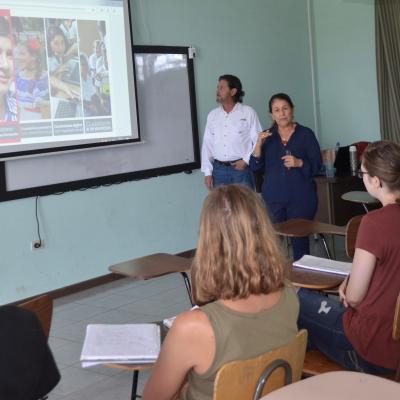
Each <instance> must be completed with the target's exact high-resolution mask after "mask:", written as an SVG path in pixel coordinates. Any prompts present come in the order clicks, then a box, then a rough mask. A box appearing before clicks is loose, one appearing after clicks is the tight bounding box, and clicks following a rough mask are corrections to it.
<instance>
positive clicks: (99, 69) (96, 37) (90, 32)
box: [78, 20, 111, 117]
mask: <svg viewBox="0 0 400 400" xmlns="http://www.w3.org/2000/svg"><path fill="white" fill-rule="evenodd" d="M78 33H79V51H80V63H81V82H82V98H83V112H84V115H85V117H98V116H110V115H111V101H110V82H109V64H108V57H107V45H106V37H107V35H106V33H107V32H106V23H105V21H85V20H83V21H81V20H79V21H78Z"/></svg>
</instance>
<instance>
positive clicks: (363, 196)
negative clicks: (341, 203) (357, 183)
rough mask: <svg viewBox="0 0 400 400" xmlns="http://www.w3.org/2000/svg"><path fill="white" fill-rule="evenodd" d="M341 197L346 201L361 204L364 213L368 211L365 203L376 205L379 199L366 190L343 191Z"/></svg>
mask: <svg viewBox="0 0 400 400" xmlns="http://www.w3.org/2000/svg"><path fill="white" fill-rule="evenodd" d="M341 198H342V199H343V200H346V201H350V202H352V203H358V204H361V205H362V207H363V208H364V211H365V212H366V213H368V212H369V209H368V207H367V205H368V204H369V205H376V204H379V201H378V200H377V199H376V198H375V197H372V196H371V195H370V194H369V193H368V192H366V191H365V190H354V191H352V192H346V193H343V194H342V196H341Z"/></svg>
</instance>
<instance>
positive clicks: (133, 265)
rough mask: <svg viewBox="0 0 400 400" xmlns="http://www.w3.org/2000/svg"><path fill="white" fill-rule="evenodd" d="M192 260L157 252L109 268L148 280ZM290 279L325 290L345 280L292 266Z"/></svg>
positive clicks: (182, 269) (181, 269) (187, 267)
mask: <svg viewBox="0 0 400 400" xmlns="http://www.w3.org/2000/svg"><path fill="white" fill-rule="evenodd" d="M192 261H193V259H192V258H185V257H179V256H175V255H172V254H167V253H156V254H151V255H149V256H146V257H141V258H136V259H135V260H131V261H126V262H123V263H120V264H115V265H112V266H111V267H109V268H108V269H109V270H110V271H111V272H114V273H115V274H119V275H123V276H127V277H130V278H133V279H143V280H146V279H152V278H156V277H158V276H162V275H167V274H172V273H175V272H187V271H189V270H190V267H191V265H192ZM290 280H291V281H292V283H293V284H294V285H295V286H298V287H304V288H308V289H315V290H325V289H332V288H335V287H337V286H339V285H340V284H341V283H342V281H343V277H342V276H340V275H336V274H329V273H324V272H320V271H312V270H307V269H303V268H298V267H291V271H290Z"/></svg>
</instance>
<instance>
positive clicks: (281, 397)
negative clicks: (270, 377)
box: [261, 371, 400, 400]
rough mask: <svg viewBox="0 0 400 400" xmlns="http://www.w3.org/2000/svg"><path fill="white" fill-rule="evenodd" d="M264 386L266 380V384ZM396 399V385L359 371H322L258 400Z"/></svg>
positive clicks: (398, 387) (399, 388) (399, 391)
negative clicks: (322, 372)
mask: <svg viewBox="0 0 400 400" xmlns="http://www.w3.org/2000/svg"><path fill="white" fill-rule="evenodd" d="M266 384H267V385H268V381H267V383H266ZM380 398H382V399H385V400H398V399H400V385H399V384H398V383H396V382H392V381H390V380H389V379H384V378H380V377H377V376H374V375H369V374H363V373H360V372H350V371H340V372H326V373H324V374H320V375H316V376H313V377H311V378H307V379H303V380H301V381H298V382H295V383H292V384H290V385H287V386H284V387H282V388H280V389H278V390H275V391H273V392H271V393H269V394H267V395H266V396H264V397H262V398H261V400H320V399H324V400H354V399H362V400H376V399H380Z"/></svg>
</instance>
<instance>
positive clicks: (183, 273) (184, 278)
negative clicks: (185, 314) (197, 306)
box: [181, 272, 194, 307]
mask: <svg viewBox="0 0 400 400" xmlns="http://www.w3.org/2000/svg"><path fill="white" fill-rule="evenodd" d="M181 274H182V277H183V281H184V282H185V286H186V290H187V292H188V295H189V300H190V304H191V305H192V307H193V306H194V303H193V299H192V287H191V285H190V280H189V277H188V274H187V273H186V272H181Z"/></svg>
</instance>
